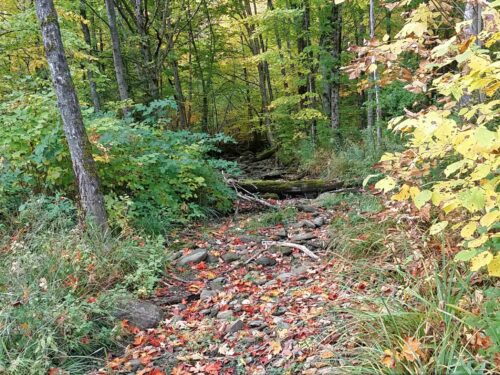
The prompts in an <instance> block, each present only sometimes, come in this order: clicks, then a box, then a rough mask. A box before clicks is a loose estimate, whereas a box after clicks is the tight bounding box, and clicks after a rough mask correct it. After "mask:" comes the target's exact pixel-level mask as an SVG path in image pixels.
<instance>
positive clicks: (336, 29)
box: [330, 4, 342, 131]
mask: <svg viewBox="0 0 500 375" xmlns="http://www.w3.org/2000/svg"><path fill="white" fill-rule="evenodd" d="M341 7H342V6H341V5H335V4H332V13H331V22H332V50H331V54H332V59H333V65H332V73H331V74H332V77H331V79H332V84H331V92H330V94H331V100H330V105H331V108H330V126H331V127H332V129H333V130H334V131H338V129H339V128H340V53H341V49H342V8H341Z"/></svg>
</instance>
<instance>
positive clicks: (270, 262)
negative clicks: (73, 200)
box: [255, 257, 276, 267]
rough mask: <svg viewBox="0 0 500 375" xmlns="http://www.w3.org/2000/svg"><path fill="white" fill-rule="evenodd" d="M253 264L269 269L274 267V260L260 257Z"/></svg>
mask: <svg viewBox="0 0 500 375" xmlns="http://www.w3.org/2000/svg"><path fill="white" fill-rule="evenodd" d="M255 263H257V264H259V265H261V266H266V267H271V266H274V265H276V259H274V258H271V257H260V258H258V259H256V260H255Z"/></svg>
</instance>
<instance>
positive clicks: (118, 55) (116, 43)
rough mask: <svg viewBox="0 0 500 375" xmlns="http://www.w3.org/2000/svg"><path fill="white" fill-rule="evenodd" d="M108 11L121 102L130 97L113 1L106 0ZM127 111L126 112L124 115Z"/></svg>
mask: <svg viewBox="0 0 500 375" xmlns="http://www.w3.org/2000/svg"><path fill="white" fill-rule="evenodd" d="M105 2H106V11H107V13H108V24H109V31H110V33H111V43H112V46H113V63H114V66H115V74H116V83H117V84H118V92H119V94H120V100H127V99H128V98H129V96H128V86H127V81H126V80H125V69H124V67H123V58H122V52H121V49H120V37H119V35H118V29H117V27H116V11H115V4H114V1H113V0H105ZM126 113H127V110H126V109H125V110H124V114H126Z"/></svg>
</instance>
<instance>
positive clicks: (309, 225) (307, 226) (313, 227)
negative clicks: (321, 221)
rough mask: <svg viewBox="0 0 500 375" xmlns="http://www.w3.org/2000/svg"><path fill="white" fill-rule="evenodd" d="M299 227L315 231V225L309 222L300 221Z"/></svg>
mask: <svg viewBox="0 0 500 375" xmlns="http://www.w3.org/2000/svg"><path fill="white" fill-rule="evenodd" d="M299 224H300V227H302V228H310V229H315V228H316V224H314V223H313V222H312V221H311V220H301V221H299Z"/></svg>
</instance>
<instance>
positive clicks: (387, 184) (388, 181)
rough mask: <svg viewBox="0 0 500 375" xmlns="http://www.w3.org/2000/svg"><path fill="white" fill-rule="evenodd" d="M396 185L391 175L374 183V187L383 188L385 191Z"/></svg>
mask: <svg viewBox="0 0 500 375" xmlns="http://www.w3.org/2000/svg"><path fill="white" fill-rule="evenodd" d="M395 187H396V181H395V180H394V179H393V178H392V177H386V178H384V179H382V180H380V181H378V182H377V183H376V184H375V189H379V190H383V191H384V193H387V192H389V191H391V190H392V189H394V188H395Z"/></svg>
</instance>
